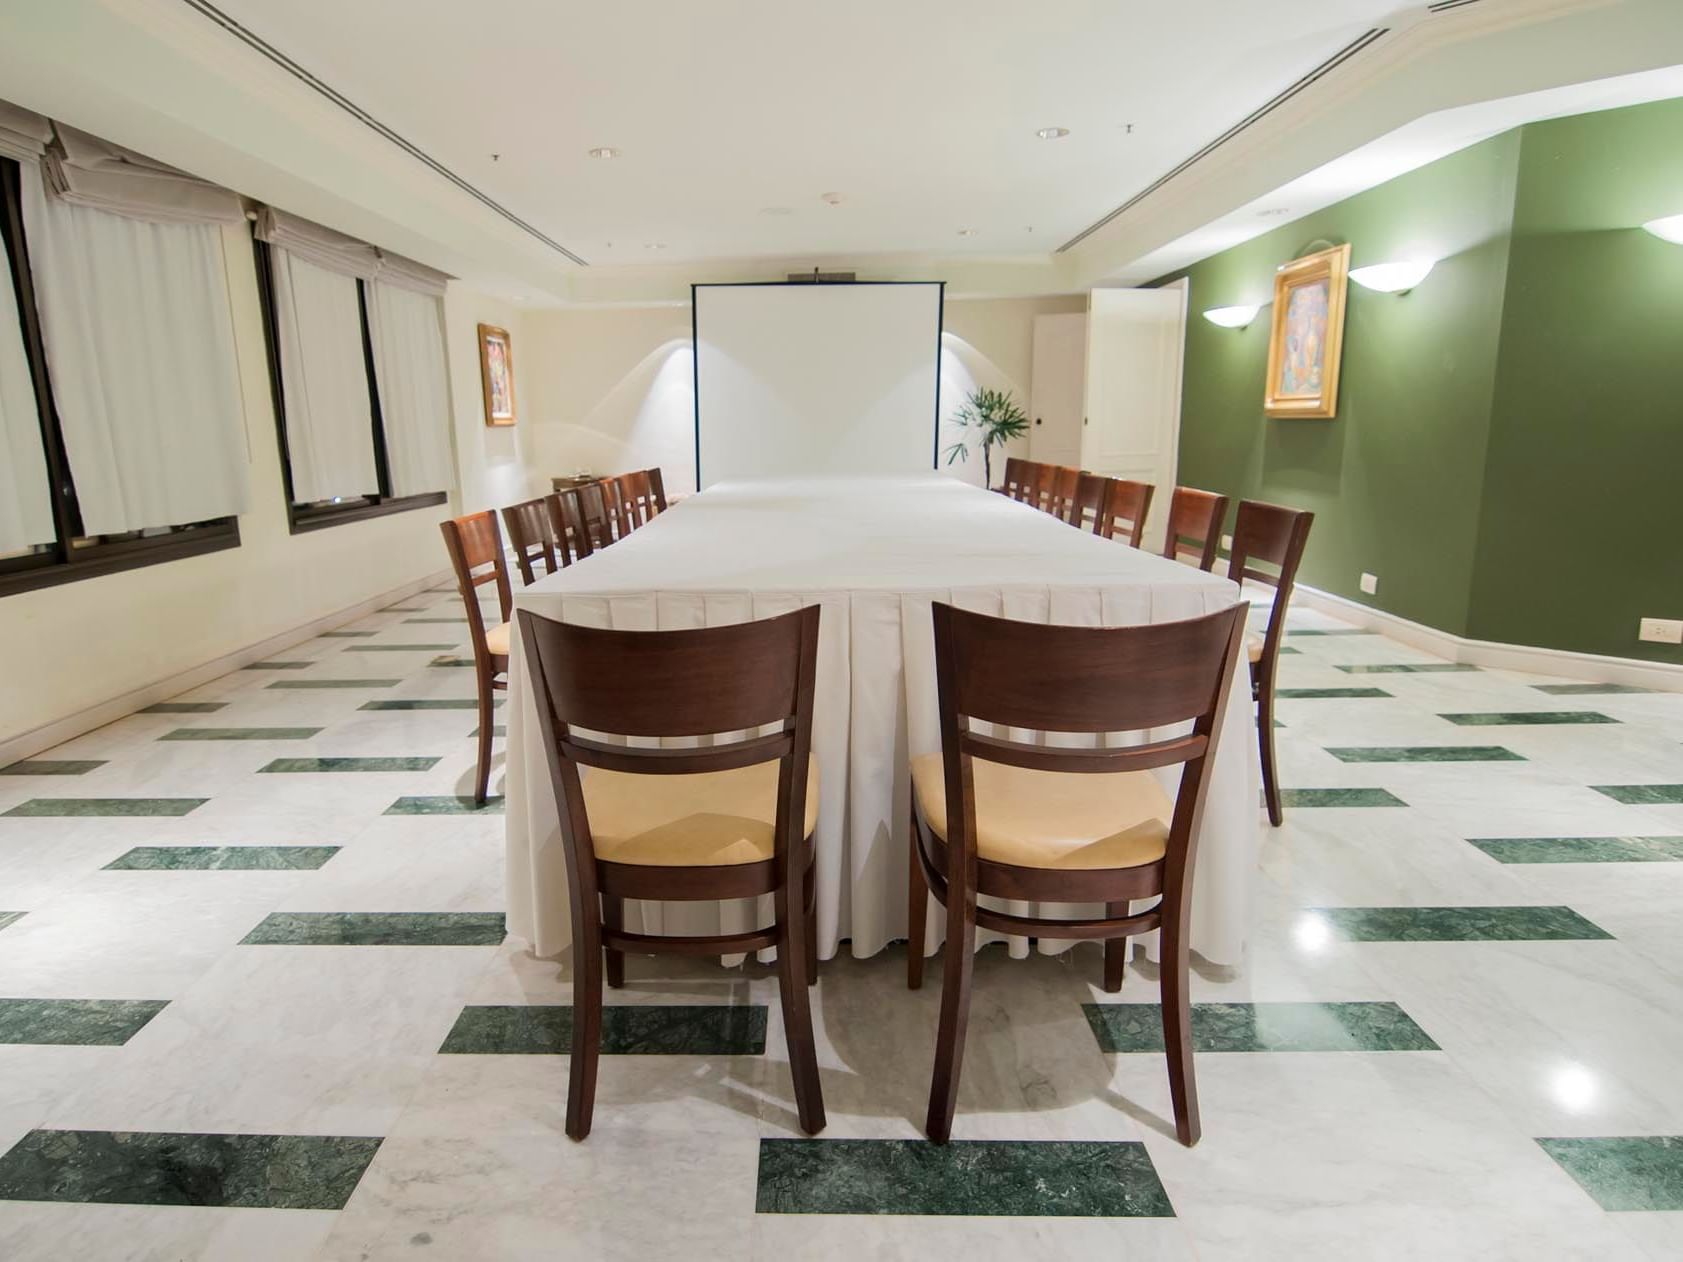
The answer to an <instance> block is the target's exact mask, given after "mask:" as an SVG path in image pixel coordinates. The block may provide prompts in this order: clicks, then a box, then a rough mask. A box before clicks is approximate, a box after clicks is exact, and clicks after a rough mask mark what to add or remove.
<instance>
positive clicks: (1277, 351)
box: [1262, 245, 1350, 418]
mask: <svg viewBox="0 0 1683 1262" xmlns="http://www.w3.org/2000/svg"><path fill="white" fill-rule="evenodd" d="M1349 275H1350V247H1349V246H1348V245H1339V246H1334V247H1333V248H1332V249H1330V250H1322V251H1320V252H1319V253H1316V254H1310V255H1307V256H1305V257H1304V258H1300V259H1294V260H1293V261H1292V262H1290V263H1287V264H1285V265H1284V266H1283V267H1281V268H1280V270H1279V271H1278V272H1276V273H1275V274H1274V315H1273V330H1272V332H1271V333H1270V335H1269V338H1268V385H1267V388H1266V389H1265V390H1264V392H1263V399H1262V408H1263V411H1264V412H1266V413H1267V414H1268V415H1269V416H1301V417H1322V418H1324V417H1330V416H1336V415H1337V414H1338V368H1339V365H1340V363H1342V362H1343V358H1344V297H1345V291H1346V289H1347V288H1348V287H1349Z"/></svg>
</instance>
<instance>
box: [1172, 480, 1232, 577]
mask: <svg viewBox="0 0 1683 1262" xmlns="http://www.w3.org/2000/svg"><path fill="white" fill-rule="evenodd" d="M1226 520H1227V497H1226V496H1225V495H1217V494H1215V493H1214V492H1213V491H1197V490H1194V489H1193V488H1192V487H1190V486H1177V487H1176V488H1175V494H1174V498H1173V499H1172V500H1170V501H1169V533H1168V539H1167V540H1166V541H1165V542H1164V544H1163V555H1164V556H1166V557H1168V558H1169V560H1171V561H1181V560H1186V561H1195V562H1196V564H1197V566H1198V568H1199V569H1201V570H1213V569H1214V568H1215V560H1216V551H1217V548H1218V547H1219V546H1220V543H1221V523H1222V522H1224V521H1226ZM1189 545H1190V546H1189Z"/></svg>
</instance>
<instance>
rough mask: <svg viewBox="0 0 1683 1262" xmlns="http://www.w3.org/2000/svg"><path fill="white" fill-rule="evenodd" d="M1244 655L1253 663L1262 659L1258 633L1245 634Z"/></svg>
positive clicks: (1260, 641) (1260, 638)
mask: <svg viewBox="0 0 1683 1262" xmlns="http://www.w3.org/2000/svg"><path fill="white" fill-rule="evenodd" d="M1245 656H1246V657H1248V658H1249V659H1250V660H1251V661H1252V662H1253V663H1254V662H1260V661H1261V660H1262V637H1261V636H1260V635H1247V636H1246V637H1245Z"/></svg>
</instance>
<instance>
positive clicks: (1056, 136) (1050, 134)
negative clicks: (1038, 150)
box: [1034, 127, 1069, 140]
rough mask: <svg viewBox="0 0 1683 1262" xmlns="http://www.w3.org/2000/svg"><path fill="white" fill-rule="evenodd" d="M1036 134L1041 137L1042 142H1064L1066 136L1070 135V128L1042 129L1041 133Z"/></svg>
mask: <svg viewBox="0 0 1683 1262" xmlns="http://www.w3.org/2000/svg"><path fill="white" fill-rule="evenodd" d="M1034 134H1035V135H1036V136H1039V137H1040V138H1041V139H1042V140H1062V139H1063V138H1064V137H1065V136H1067V135H1069V128H1067V127H1042V128H1041V129H1040V130H1039V131H1037V132H1035V133H1034Z"/></svg>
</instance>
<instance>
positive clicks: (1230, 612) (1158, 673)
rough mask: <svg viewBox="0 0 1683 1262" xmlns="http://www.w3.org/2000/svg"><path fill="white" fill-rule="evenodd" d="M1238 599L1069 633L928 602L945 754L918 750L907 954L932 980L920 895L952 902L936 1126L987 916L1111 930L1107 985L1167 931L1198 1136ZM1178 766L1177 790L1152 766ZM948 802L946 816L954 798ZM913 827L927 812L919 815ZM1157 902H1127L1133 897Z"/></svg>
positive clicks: (960, 1043) (1240, 621) (1171, 991)
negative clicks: (1135, 949) (988, 902)
mask: <svg viewBox="0 0 1683 1262" xmlns="http://www.w3.org/2000/svg"><path fill="white" fill-rule="evenodd" d="M1245 612H1246V607H1245V606H1244V605H1243V604H1240V605H1236V606H1234V607H1233V608H1230V609H1224V610H1222V611H1221V612H1219V613H1214V614H1210V615H1208V616H1206V617H1202V618H1193V619H1191V620H1189V621H1186V622H1167V623H1156V624H1148V625H1145V626H1134V627H1060V626H1047V625H1044V624H1042V623H1030V622H1013V621H1010V620H1007V619H1003V618H990V617H987V616H985V615H982V614H975V613H967V612H965V611H963V610H961V609H957V608H954V607H953V606H950V605H944V604H937V605H935V607H934V622H935V677H936V685H937V688H938V690H939V693H940V720H941V752H940V753H935V754H925V755H923V756H921V757H918V758H914V759H912V790H913V792H912V798H913V803H912V846H911V887H910V905H909V909H908V910H909V912H910V917H909V919H910V935H909V936H910V951H909V958H908V963H907V983H908V985H910V986H911V987H912V988H913V989H914V990H915V989H916V988H917V987H918V986H920V985H921V984H922V982H923V950H922V947H923V940H924V930H925V918H926V916H927V914H928V905H929V899H928V894H929V892H930V891H933V892H934V894H935V897H936V898H937V899H939V900H940V902H941V904H942V905H943V906H944V907H945V908H946V909H947V938H946V945H945V947H944V948H943V955H942V960H943V963H942V972H943V976H942V982H941V1018H940V1026H939V1033H938V1038H937V1041H936V1045H935V1072H934V1078H933V1081H932V1083H931V1085H930V1091H929V1116H928V1121H927V1127H926V1129H927V1131H928V1134H929V1138H930V1139H932V1140H934V1141H935V1142H936V1143H945V1142H946V1140H947V1139H948V1137H949V1136H950V1135H951V1133H952V1121H953V1110H954V1107H955V1105H956V1103H957V1100H958V1078H959V1070H960V1067H961V1065H962V1063H963V1059H964V1037H965V1027H966V1025H967V1023H968V1019H969V1017H968V1014H969V1008H970V980H971V972H972V968H973V965H974V961H975V958H976V929H977V927H978V926H980V927H982V928H984V929H991V930H994V931H995V932H999V933H1007V934H1023V935H1028V936H1031V937H1050V938H1093V939H1101V940H1103V941H1104V943H1105V948H1104V986H1105V989H1106V990H1108V991H1113V992H1114V991H1117V990H1120V989H1121V986H1122V974H1123V969H1124V965H1125V956H1124V952H1125V951H1126V949H1127V938H1128V936H1129V935H1131V934H1137V933H1146V932H1149V931H1150V930H1152V929H1158V928H1161V929H1162V931H1163V940H1162V953H1161V954H1162V964H1161V966H1160V973H1159V976H1160V978H1161V983H1160V984H1161V987H1162V1008H1163V1036H1164V1041H1165V1044H1166V1046H1167V1049H1168V1056H1169V1090H1170V1095H1171V1096H1172V1098H1173V1101H1174V1112H1175V1132H1176V1134H1177V1135H1178V1136H1179V1137H1180V1141H1181V1143H1183V1144H1186V1145H1189V1146H1190V1145H1192V1144H1195V1143H1197V1142H1198V1136H1199V1133H1200V1130H1199V1121H1198V1094H1197V1086H1196V1083H1195V1081H1194V1079H1193V1071H1192V1028H1191V1007H1190V1004H1189V1001H1188V995H1187V950H1188V946H1187V943H1188V938H1187V933H1188V923H1187V921H1188V917H1189V914H1190V910H1191V903H1192V875H1193V864H1194V860H1195V858H1196V857H1197V850H1198V834H1199V827H1200V821H1201V817H1202V814H1203V808H1204V797H1205V794H1206V792H1207V790H1208V787H1209V778H1208V774H1207V773H1208V769H1209V767H1210V765H1211V763H1212V761H1213V760H1214V758H1215V754H1216V743H1217V740H1218V738H1219V736H1220V734H1221V722H1220V720H1221V715H1222V712H1223V709H1224V706H1225V700H1226V696H1227V690H1228V688H1229V686H1230V685H1231V683H1232V680H1233V672H1234V670H1235V669H1236V666H1237V663H1238V661H1239V658H1240V656H1241V654H1242V653H1243V651H1244V635H1245ZM1189 720H1190V722H1191V725H1192V727H1191V731H1190V732H1185V733H1184V734H1180V735H1175V736H1171V737H1166V738H1163V739H1158V740H1152V741H1149V742H1148V743H1145V744H1141V745H1134V746H1131V747H1127V748H1118V747H1104V746H1100V747H1097V748H1093V747H1088V748H1068V747H1063V746H1054V745H1041V744H1032V743H1023V742H1019V741H1015V740H1007V739H1003V738H1000V737H997V736H990V735H984V734H982V733H980V732H978V731H975V730H973V729H972V727H971V724H972V723H975V722H982V723H988V724H992V725H994V729H995V730H1000V729H1008V728H1023V729H1028V730H1031V731H1039V732H1072V733H1085V734H1088V735H1098V734H1101V733H1108V732H1139V733H1140V734H1141V735H1142V736H1144V735H1145V734H1146V732H1147V731H1148V730H1149V729H1154V728H1171V727H1176V726H1177V725H1179V724H1184V723H1186V722H1188V721H1189ZM1177 764H1179V765H1181V767H1182V769H1181V774H1180V778H1179V786H1178V789H1177V791H1176V794H1175V796H1174V797H1173V798H1171V797H1170V796H1169V794H1167V793H1166V792H1165V791H1164V790H1163V788H1162V786H1161V785H1160V783H1159V782H1158V780H1157V778H1156V777H1155V776H1154V775H1153V774H1152V771H1151V769H1152V768H1158V767H1172V766H1175V765H1177ZM949 803H951V804H954V809H953V810H951V811H949V809H948V804H949ZM920 821H921V822H920ZM979 895H989V896H993V897H997V898H1003V899H1018V900H1025V901H1034V902H1038V901H1045V902H1057V903H1102V904H1104V905H1105V913H1104V914H1103V915H1102V916H1095V917H1092V918H1087V919H1079V920H1049V919H1043V918H1040V917H1034V916H1020V915H1015V914H1011V913H1007V912H1003V911H996V910H994V909H992V908H989V907H984V906H981V905H979V904H978V902H977V898H978V896H979ZM1155 895H1161V899H1160V900H1159V901H1158V902H1157V903H1156V904H1154V905H1153V906H1152V907H1151V908H1150V909H1148V910H1146V911H1142V912H1135V913H1132V914H1130V913H1129V910H1128V908H1129V903H1130V900H1133V899H1144V898H1151V897H1153V896H1155Z"/></svg>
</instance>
